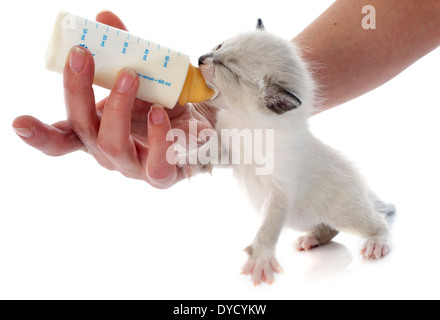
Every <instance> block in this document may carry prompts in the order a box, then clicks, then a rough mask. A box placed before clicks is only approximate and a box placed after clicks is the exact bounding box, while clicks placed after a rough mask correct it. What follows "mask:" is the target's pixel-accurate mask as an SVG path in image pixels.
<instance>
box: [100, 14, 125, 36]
mask: <svg viewBox="0 0 440 320" xmlns="http://www.w3.org/2000/svg"><path fill="white" fill-rule="evenodd" d="M96 21H97V22H101V23H104V24H106V25H109V26H112V27H114V28H118V29H121V30H125V31H127V30H128V29H127V27H126V26H125V24H124V23H123V22H122V21H121V19H120V18H119V17H118V16H117V15H115V14H114V13H113V12H111V11H108V10H104V11H101V12H100V13H98V14H97V15H96Z"/></svg>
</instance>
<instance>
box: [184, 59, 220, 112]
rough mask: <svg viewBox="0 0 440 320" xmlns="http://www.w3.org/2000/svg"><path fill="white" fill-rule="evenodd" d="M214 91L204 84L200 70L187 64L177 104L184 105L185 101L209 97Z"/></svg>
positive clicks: (197, 100)
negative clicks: (186, 71)
mask: <svg viewBox="0 0 440 320" xmlns="http://www.w3.org/2000/svg"><path fill="white" fill-rule="evenodd" d="M214 94H215V91H214V90H213V89H211V88H209V87H208V86H207V85H206V82H205V79H203V76H202V74H201V73H200V70H199V69H197V68H196V67H194V66H193V65H192V64H191V63H190V64H189V68H188V74H187V75H186V80H185V84H184V85H183V89H182V93H181V94H180V97H179V104H180V105H181V106H183V105H185V104H186V103H187V102H194V103H196V102H202V101H206V100H209V99H211V98H212V97H213V96H214Z"/></svg>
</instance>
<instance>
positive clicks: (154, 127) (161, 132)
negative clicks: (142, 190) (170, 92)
mask: <svg viewBox="0 0 440 320" xmlns="http://www.w3.org/2000/svg"><path fill="white" fill-rule="evenodd" d="M170 130H171V125H170V120H169V118H168V115H167V113H166V112H165V110H164V109H163V107H162V106H160V105H157V104H155V105H153V106H152V107H151V110H150V112H149V114H148V143H149V150H148V158H147V177H148V178H149V180H150V183H151V184H152V185H153V186H155V187H157V188H163V189H164V188H169V187H171V186H172V185H173V184H174V183H175V182H176V179H177V168H176V165H175V164H170V163H169V162H168V161H167V151H168V149H169V148H170V147H171V148H172V146H173V143H174V142H173V141H166V136H167V133H168V132H169V131H170Z"/></svg>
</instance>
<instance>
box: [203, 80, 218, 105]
mask: <svg viewBox="0 0 440 320" xmlns="http://www.w3.org/2000/svg"><path fill="white" fill-rule="evenodd" d="M206 84H207V85H208V88H209V89H212V90H214V91H215V93H214V95H213V96H212V98H211V99H209V100H210V101H213V100H215V99H217V98H218V97H219V96H220V91H218V89H217V88H216V87H215V86H213V85H212V84H211V83H209V82H206Z"/></svg>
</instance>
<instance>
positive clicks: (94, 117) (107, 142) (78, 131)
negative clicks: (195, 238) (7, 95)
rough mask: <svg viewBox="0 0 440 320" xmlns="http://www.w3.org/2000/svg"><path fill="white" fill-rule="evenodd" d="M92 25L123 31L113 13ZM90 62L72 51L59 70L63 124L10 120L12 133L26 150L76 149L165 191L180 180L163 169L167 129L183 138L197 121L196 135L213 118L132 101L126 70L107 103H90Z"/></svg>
mask: <svg viewBox="0 0 440 320" xmlns="http://www.w3.org/2000/svg"><path fill="white" fill-rule="evenodd" d="M96 20H97V21H98V22H101V23H104V24H107V25H111V26H113V27H115V28H119V29H123V30H126V27H125V26H124V24H123V23H122V21H121V20H120V19H119V18H118V17H117V16H116V15H114V14H113V13H111V12H109V11H104V12H101V13H99V14H98V16H97V18H96ZM93 76H94V61H93V56H92V55H91V53H90V52H89V51H88V50H87V49H84V48H80V47H74V48H72V50H71V51H70V53H69V56H68V58H67V61H66V65H65V68H64V92H65V101H66V109H67V115H68V116H67V120H64V121H61V122H58V123H55V124H53V125H47V124H44V123H42V122H41V121H39V120H38V119H36V118H34V117H31V116H22V117H19V118H17V119H15V120H14V123H13V127H14V130H15V131H16V133H17V134H18V135H19V136H20V137H21V138H22V139H23V140H24V141H25V142H26V143H28V144H29V145H31V146H33V147H35V148H37V149H39V150H41V151H42V152H44V153H45V154H48V155H51V156H61V155H65V154H68V153H70V152H74V151H78V150H82V151H85V152H88V153H89V154H90V155H92V156H93V157H94V158H95V159H96V160H97V161H98V163H99V164H100V165H101V166H103V167H105V168H107V169H110V170H117V171H119V172H121V173H122V174H123V175H124V176H126V177H129V178H133V179H140V180H145V181H147V182H148V183H149V184H151V185H152V186H154V187H156V188H161V189H164V188H169V187H171V186H173V185H174V184H175V183H177V182H178V181H180V180H182V179H183V178H184V177H185V175H184V174H183V172H182V170H181V169H179V168H177V167H176V166H175V165H172V164H169V163H168V161H167V159H166V153H167V150H168V148H169V147H171V145H172V144H173V142H172V141H166V135H167V133H168V132H169V131H170V130H171V128H178V129H182V130H183V131H185V132H187V133H188V130H189V126H188V123H189V121H197V124H198V125H197V129H198V131H200V130H203V129H206V128H212V127H213V124H212V122H213V118H214V116H215V115H214V114H212V113H210V110H209V109H207V108H204V105H203V104H199V105H191V104H186V105H185V106H176V107H175V108H174V109H172V110H167V111H165V109H164V108H163V107H162V106H160V105H151V104H150V103H147V102H144V101H141V100H138V99H136V93H137V90H138V87H139V79H138V76H137V74H136V73H135V72H134V71H133V70H131V69H123V70H121V71H120V72H119V74H118V77H117V79H116V81H115V84H114V86H113V89H112V91H111V93H110V95H109V97H108V98H106V99H104V100H103V101H101V102H98V103H95V96H94V93H93V89H92V84H93Z"/></svg>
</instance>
